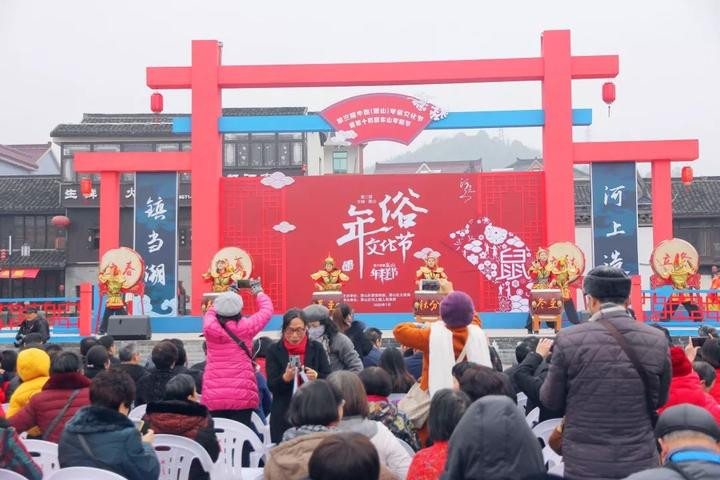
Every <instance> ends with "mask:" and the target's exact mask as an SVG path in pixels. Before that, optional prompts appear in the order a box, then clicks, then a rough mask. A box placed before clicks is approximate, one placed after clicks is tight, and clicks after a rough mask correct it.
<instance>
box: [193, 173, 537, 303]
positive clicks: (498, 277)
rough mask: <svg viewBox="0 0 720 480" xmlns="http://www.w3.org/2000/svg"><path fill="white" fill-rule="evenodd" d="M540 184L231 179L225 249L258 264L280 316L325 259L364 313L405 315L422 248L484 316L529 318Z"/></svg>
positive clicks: (526, 179)
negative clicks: (339, 271) (436, 256)
mask: <svg viewBox="0 0 720 480" xmlns="http://www.w3.org/2000/svg"><path fill="white" fill-rule="evenodd" d="M542 175H543V173H542V172H523V173H517V172H512V173H504V172H503V173H482V174H477V173H473V174H425V175H423V174H418V175H358V176H355V175H347V176H325V177H286V176H284V175H283V174H281V173H274V174H273V175H270V176H267V177H263V178H223V180H222V183H221V204H222V227H221V228H222V232H221V236H222V241H223V246H238V247H241V248H243V249H245V250H247V251H248V252H249V253H250V255H251V256H252V257H253V261H254V263H255V269H254V271H253V276H260V277H262V280H263V285H264V286H265V290H266V292H267V293H268V294H269V295H270V296H271V297H272V299H273V301H274V302H275V309H276V312H283V311H285V310H286V309H288V308H290V307H293V306H298V307H302V306H305V305H307V304H308V303H309V302H310V298H311V294H312V292H313V291H314V290H313V288H314V287H313V281H312V280H311V279H310V274H312V273H313V272H316V271H318V270H320V269H322V268H323V266H324V264H323V260H324V259H325V257H327V256H328V254H330V255H331V256H332V257H333V258H334V259H335V261H336V264H337V265H338V266H340V267H342V268H343V270H344V271H345V272H346V273H347V274H348V275H349V276H350V282H349V283H348V284H346V285H345V287H344V289H343V292H344V294H345V301H346V302H347V303H349V304H351V305H352V306H353V308H355V310H356V311H358V312H364V313H382V312H409V311H411V310H412V300H413V291H414V289H415V272H416V271H417V269H418V268H419V267H420V266H421V265H422V264H423V261H422V260H420V259H418V258H416V257H415V254H416V253H417V252H419V251H420V250H422V249H424V248H432V249H433V250H436V251H438V252H440V254H441V257H440V266H442V267H443V268H444V269H445V271H446V272H447V274H448V276H449V279H450V280H451V281H452V282H453V284H454V287H455V289H456V290H463V291H466V292H468V293H469V294H470V295H471V296H472V297H473V299H474V301H475V306H476V307H477V309H478V310H481V311H522V310H526V309H527V293H528V289H529V282H530V279H529V277H528V274H527V268H528V265H529V263H530V261H531V260H532V256H533V254H534V252H535V251H536V250H537V248H538V247H539V246H540V245H544V243H545V238H546V232H545V212H544V210H543V205H544V191H543V187H542ZM198 213H199V214H201V212H198ZM198 213H196V214H198Z"/></svg>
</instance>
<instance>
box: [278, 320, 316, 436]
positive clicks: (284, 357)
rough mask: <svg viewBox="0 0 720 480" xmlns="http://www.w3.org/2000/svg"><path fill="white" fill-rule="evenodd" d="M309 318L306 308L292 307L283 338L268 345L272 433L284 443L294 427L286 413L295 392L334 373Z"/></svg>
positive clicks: (283, 324) (284, 326)
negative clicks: (312, 337) (310, 332)
mask: <svg viewBox="0 0 720 480" xmlns="http://www.w3.org/2000/svg"><path fill="white" fill-rule="evenodd" d="M307 323H308V322H307V318H306V317H305V314H304V313H303V311H302V310H299V309H297V308H292V309H290V310H288V311H287V313H285V315H284V316H283V322H282V338H281V339H280V340H279V341H278V342H275V343H273V344H272V345H271V346H270V348H268V349H267V356H266V364H265V365H266V369H267V381H268V387H269V388H270V391H271V392H272V394H273V401H272V406H271V407H270V413H271V416H270V437H271V438H272V441H273V443H280V441H281V440H282V436H283V433H284V432H285V430H287V429H288V428H290V427H291V425H290V422H289V421H288V419H287V417H286V414H287V412H288V408H289V407H290V399H291V398H292V396H293V393H294V392H295V391H296V390H297V389H298V387H300V385H302V384H303V383H307V382H310V381H312V380H315V379H317V378H325V377H327V376H328V375H329V374H330V364H329V363H328V358H327V354H326V353H325V350H324V349H323V346H322V345H321V344H320V343H318V342H316V341H314V340H310V339H309V338H308V335H307Z"/></svg>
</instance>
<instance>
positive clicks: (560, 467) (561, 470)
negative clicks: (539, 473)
mask: <svg viewBox="0 0 720 480" xmlns="http://www.w3.org/2000/svg"><path fill="white" fill-rule="evenodd" d="M548 473H550V474H553V475H557V476H559V477H562V476H563V475H565V464H564V463H562V462H560V463H558V464H557V465H554V466H553V467H551V468H549V469H548Z"/></svg>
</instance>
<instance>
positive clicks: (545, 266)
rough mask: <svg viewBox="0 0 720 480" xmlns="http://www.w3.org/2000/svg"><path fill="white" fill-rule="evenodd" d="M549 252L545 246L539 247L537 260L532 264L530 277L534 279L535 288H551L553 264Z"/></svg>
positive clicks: (533, 287) (536, 255)
mask: <svg viewBox="0 0 720 480" xmlns="http://www.w3.org/2000/svg"><path fill="white" fill-rule="evenodd" d="M548 257H549V253H548V251H547V249H545V248H538V251H537V253H536V254H535V260H533V262H532V263H531V264H530V269H529V273H530V278H531V279H532V281H533V286H532V289H533V290H546V289H548V288H550V282H551V276H552V270H553V269H552V265H550V262H549V261H548Z"/></svg>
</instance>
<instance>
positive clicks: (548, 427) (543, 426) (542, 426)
mask: <svg viewBox="0 0 720 480" xmlns="http://www.w3.org/2000/svg"><path fill="white" fill-rule="evenodd" d="M561 422H562V418H551V419H550V420H545V421H544V422H540V423H538V424H537V425H535V426H534V427H532V431H533V433H534V434H535V436H536V437H538V438H542V441H543V445H547V444H548V438H550V434H551V433H552V432H553V430H555V427H557V426H558V425H560V423H561Z"/></svg>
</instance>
